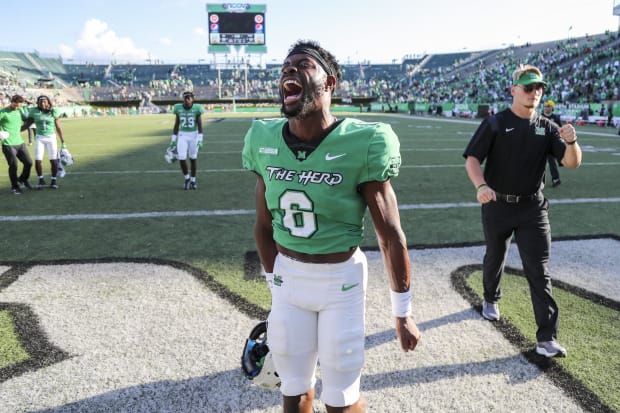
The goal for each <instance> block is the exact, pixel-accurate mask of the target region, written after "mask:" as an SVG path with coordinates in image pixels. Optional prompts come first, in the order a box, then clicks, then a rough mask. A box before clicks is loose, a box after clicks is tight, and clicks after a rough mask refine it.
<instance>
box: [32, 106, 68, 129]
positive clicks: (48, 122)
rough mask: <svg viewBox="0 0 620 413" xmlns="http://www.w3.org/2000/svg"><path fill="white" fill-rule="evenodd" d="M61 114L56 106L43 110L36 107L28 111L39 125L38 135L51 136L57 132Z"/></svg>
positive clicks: (37, 125)
mask: <svg viewBox="0 0 620 413" xmlns="http://www.w3.org/2000/svg"><path fill="white" fill-rule="evenodd" d="M59 116H60V115H59V114H58V110H57V109H56V108H52V109H51V110H50V111H48V112H43V111H42V110H41V109H39V108H36V107H35V108H31V109H30V111H29V112H28V118H29V119H32V120H34V124H35V126H36V127H37V135H44V136H51V135H54V134H55V133H56V119H57V118H58V117H59Z"/></svg>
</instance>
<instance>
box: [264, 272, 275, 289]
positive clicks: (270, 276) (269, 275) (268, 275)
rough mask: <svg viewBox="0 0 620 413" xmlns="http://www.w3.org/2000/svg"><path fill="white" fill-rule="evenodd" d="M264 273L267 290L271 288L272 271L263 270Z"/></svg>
mask: <svg viewBox="0 0 620 413" xmlns="http://www.w3.org/2000/svg"><path fill="white" fill-rule="evenodd" d="M263 274H264V275H265V281H267V287H269V290H271V289H272V288H273V273H272V272H263Z"/></svg>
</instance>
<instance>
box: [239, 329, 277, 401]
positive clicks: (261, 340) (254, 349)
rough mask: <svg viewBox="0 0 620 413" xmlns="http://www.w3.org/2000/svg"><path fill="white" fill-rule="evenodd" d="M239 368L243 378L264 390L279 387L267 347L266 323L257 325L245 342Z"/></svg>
mask: <svg viewBox="0 0 620 413" xmlns="http://www.w3.org/2000/svg"><path fill="white" fill-rule="evenodd" d="M241 367H242V368H243V372H244V373H245V377H247V378H248V379H250V380H252V383H254V384H256V385H257V386H259V387H262V388H263V389H266V390H276V389H277V388H279V387H280V377H279V376H278V373H277V372H276V369H275V366H274V364H273V359H272V354H271V353H270V352H269V346H268V345H267V322H266V321H262V322H260V323H258V324H257V325H256V326H255V327H254V328H253V329H252V332H251V333H250V337H249V338H248V339H246V340H245V346H244V347H243V354H242V355H241Z"/></svg>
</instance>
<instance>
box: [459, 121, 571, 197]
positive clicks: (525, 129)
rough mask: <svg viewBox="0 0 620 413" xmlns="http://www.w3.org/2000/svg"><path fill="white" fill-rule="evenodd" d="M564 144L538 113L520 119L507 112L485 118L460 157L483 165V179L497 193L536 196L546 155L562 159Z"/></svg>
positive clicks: (554, 129)
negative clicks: (472, 159)
mask: <svg viewBox="0 0 620 413" xmlns="http://www.w3.org/2000/svg"><path fill="white" fill-rule="evenodd" d="M565 150H566V144H565V143H564V141H563V140H562V139H561V138H560V134H559V131H558V128H557V125H555V124H554V123H552V122H550V121H549V119H547V118H545V117H543V116H542V115H540V114H539V113H537V114H536V115H534V117H533V118H532V119H523V118H520V117H518V116H517V115H515V114H514V113H513V112H512V111H511V110H510V109H505V110H503V111H501V112H499V113H497V114H496V115H493V116H489V117H487V118H485V119H484V120H483V121H482V123H481V124H480V126H479V127H478V129H477V130H476V132H475V133H474V136H473V137H472V138H471V141H470V142H469V144H468V145H467V148H465V152H464V153H463V157H464V158H467V157H468V156H474V157H476V158H477V159H478V160H479V161H480V163H481V164H482V163H483V162H485V161H486V164H485V165H484V179H485V181H486V183H487V184H488V185H489V186H490V187H491V188H492V189H494V190H496V191H497V192H500V193H503V194H512V195H530V194H534V193H536V192H537V191H538V190H539V189H540V188H541V185H542V182H543V180H544V176H545V167H546V165H547V155H549V154H551V155H553V156H555V157H556V158H557V159H562V158H563V157H564V151H565Z"/></svg>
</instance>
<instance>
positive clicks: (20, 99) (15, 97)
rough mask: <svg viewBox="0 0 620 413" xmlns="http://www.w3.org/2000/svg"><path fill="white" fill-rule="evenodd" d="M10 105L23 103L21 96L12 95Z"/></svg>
mask: <svg viewBox="0 0 620 413" xmlns="http://www.w3.org/2000/svg"><path fill="white" fill-rule="evenodd" d="M11 102H12V103H24V98H23V97H22V96H21V95H13V97H12V98H11Z"/></svg>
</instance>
